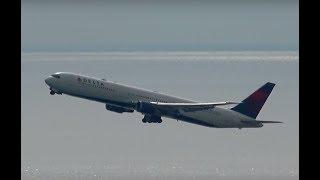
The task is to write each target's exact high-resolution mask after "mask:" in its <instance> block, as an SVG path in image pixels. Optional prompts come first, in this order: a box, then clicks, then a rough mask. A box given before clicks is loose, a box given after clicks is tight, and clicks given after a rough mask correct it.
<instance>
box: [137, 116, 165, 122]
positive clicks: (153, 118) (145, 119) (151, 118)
mask: <svg viewBox="0 0 320 180" xmlns="http://www.w3.org/2000/svg"><path fill="white" fill-rule="evenodd" d="M142 122H143V123H147V122H148V123H162V119H161V117H160V116H155V115H147V114H146V115H145V116H144V117H143V119H142Z"/></svg>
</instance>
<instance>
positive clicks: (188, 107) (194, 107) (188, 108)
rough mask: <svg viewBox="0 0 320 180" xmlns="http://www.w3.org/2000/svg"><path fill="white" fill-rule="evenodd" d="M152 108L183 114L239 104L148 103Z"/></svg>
mask: <svg viewBox="0 0 320 180" xmlns="http://www.w3.org/2000/svg"><path fill="white" fill-rule="evenodd" d="M150 104H152V105H153V106H154V107H156V108H159V109H162V108H165V109H168V108H170V109H176V110H180V109H181V110H183V111H185V112H193V111H201V110H207V109H212V108H214V107H215V106H225V105H230V104H239V103H237V102H229V101H227V102H213V103H162V102H150Z"/></svg>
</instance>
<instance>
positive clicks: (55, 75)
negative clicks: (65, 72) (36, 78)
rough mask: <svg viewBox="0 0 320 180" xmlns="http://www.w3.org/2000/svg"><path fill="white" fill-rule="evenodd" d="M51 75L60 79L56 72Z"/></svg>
mask: <svg viewBox="0 0 320 180" xmlns="http://www.w3.org/2000/svg"><path fill="white" fill-rule="evenodd" d="M51 76H52V77H55V78H57V79H60V76H59V75H57V74H53V75H51Z"/></svg>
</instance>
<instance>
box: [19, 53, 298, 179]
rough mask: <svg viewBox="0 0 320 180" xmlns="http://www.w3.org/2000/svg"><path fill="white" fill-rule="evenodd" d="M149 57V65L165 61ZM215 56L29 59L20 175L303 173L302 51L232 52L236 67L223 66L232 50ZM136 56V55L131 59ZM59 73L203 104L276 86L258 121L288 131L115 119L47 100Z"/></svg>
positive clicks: (100, 108) (97, 106)
mask: <svg viewBox="0 0 320 180" xmlns="http://www.w3.org/2000/svg"><path fill="white" fill-rule="evenodd" d="M148 55H149V56H150V59H151V58H154V59H157V58H156V57H157V56H161V55H154V54H151V55H150V54H147V55H146V56H148ZM214 55H216V56H217V55H218V56H219V57H220V58H217V59H213V60H210V59H208V60H205V61H198V60H189V61H184V60H183V58H182V59H181V58H176V57H171V60H170V58H167V60H166V61H163V60H152V61H149V60H148V58H145V59H144V60H137V59H138V58H136V59H134V58H133V60H132V59H131V58H125V57H124V56H121V53H119V54H118V55H110V56H108V55H106V54H102V55H99V54H87V55H86V54H77V53H75V54H60V55H57V54H46V53H44V54H39V53H36V54H23V55H22V167H23V169H25V168H28V167H29V168H30V169H33V170H34V169H39V171H41V172H43V171H45V170H46V171H51V172H52V171H53V172H66V171H69V170H74V169H76V170H78V171H79V170H81V169H82V168H84V169H86V168H87V169H88V168H92V169H93V170H92V169H90V171H100V172H103V173H106V174H108V173H109V172H110V171H112V172H114V171H117V170H119V171H120V172H121V173H122V174H126V173H128V174H130V173H132V172H131V171H139V172H143V173H151V174H152V173H156V174H160V175H161V174H162V175H163V174H165V175H168V174H171V175H179V174H184V175H188V174H191V175H199V174H201V175H205V174H211V175H212V174H216V173H217V171H224V172H225V173H226V174H228V175H230V174H232V173H233V174H235V173H242V174H245V175H248V174H250V173H251V171H253V172H252V173H254V174H262V175H263V174H267V175H268V176H271V175H279V174H280V175H281V174H282V175H287V176H289V175H291V173H292V174H293V175H297V173H298V167H299V164H298V163H299V161H298V160H299V159H298V158H299V157H298V152H299V151H298V145H299V143H298V140H299V132H298V128H299V121H298V120H299V119H298V117H299V108H298V104H299V101H298V93H299V89H298V85H299V83H298V54H297V53H292V52H291V53H290V52H283V53H279V52H277V53H276V57H277V58H269V57H268V55H269V56H270V57H271V55H274V54H273V53H271V52H266V53H250V52H240V53H231V55H232V57H234V56H238V58H234V59H233V60H232V61H227V60H226V59H228V56H230V52H226V53H220V54H211V56H214ZM97 56H98V57H97ZM99 56H100V57H99ZM132 56H136V55H135V54H132V55H131V56H128V57H132ZM139 56H141V55H139ZM185 56H186V58H185V59H188V58H187V57H189V56H190V57H194V56H198V55H197V54H193V53H187V54H185ZM259 56H260V57H261V58H257V57H259ZM63 57H65V58H63ZM103 57H104V58H103ZM112 57H113V58H112ZM117 57H120V58H117ZM119 59H122V60H119ZM219 59H220V60H219ZM237 59H240V60H237ZM243 59H244V60H243ZM245 59H247V60H245ZM270 59H271V60H272V61H271V60H270ZM284 59H286V60H284ZM57 71H71V72H77V73H81V74H87V75H91V76H96V77H100V78H106V79H110V80H113V81H119V82H122V83H125V84H129V85H133V86H138V87H143V88H147V89H151V90H157V91H160V92H165V93H169V94H172V95H177V96H180V97H185V98H188V99H193V100H196V101H200V102H214V101H226V100H227V101H241V100H242V99H244V98H245V97H247V96H248V95H249V94H251V93H252V92H253V91H254V90H256V89H257V88H259V87H260V86H261V85H263V84H264V83H265V82H267V81H271V82H274V83H276V84H277V85H276V87H275V88H274V91H273V92H272V94H271V95H270V97H269V99H268V101H267V102H266V104H265V106H264V107H263V109H262V111H261V113H260V114H259V116H258V119H260V120H270V121H283V122H284V124H267V125H265V126H264V127H263V128H259V129H241V130H238V129H216V128H207V127H202V126H198V125H194V124H189V123H184V122H176V121H175V120H173V119H167V118H164V122H163V123H161V124H144V123H142V122H141V119H142V117H143V116H142V115H141V114H138V113H133V114H129V113H128V114H126V113H125V114H117V113H113V112H109V111H107V110H106V109H105V106H104V104H102V103H97V102H92V101H88V100H84V99H80V98H74V97H70V96H67V95H62V96H59V95H55V96H51V95H49V89H48V88H47V87H46V85H45V83H44V79H45V78H46V77H47V76H49V75H50V74H52V73H54V72H57ZM175 167H176V168H177V169H174V168H175ZM110 168H111V169H110ZM117 168H119V169H117ZM252 168H254V169H253V170H252ZM97 169H98V170H97ZM101 169H102V170H101ZM217 169H218V170H217ZM295 177H297V176H295Z"/></svg>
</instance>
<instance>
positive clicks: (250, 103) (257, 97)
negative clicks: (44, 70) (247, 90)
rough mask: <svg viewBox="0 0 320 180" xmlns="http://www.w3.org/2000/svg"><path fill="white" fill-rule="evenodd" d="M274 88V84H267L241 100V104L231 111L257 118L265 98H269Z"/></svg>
mask: <svg viewBox="0 0 320 180" xmlns="http://www.w3.org/2000/svg"><path fill="white" fill-rule="evenodd" d="M274 86H275V84H274V83H270V82H267V83H266V84H265V85H263V86H262V87H260V88H259V89H258V90H256V91H255V92H254V93H252V94H251V95H250V96H249V97H247V98H246V99H245V100H243V101H242V103H240V104H238V105H237V106H235V107H233V108H231V109H232V110H234V111H236V112H239V113H241V114H244V115H246V116H249V117H252V118H254V119H255V118H256V117H257V116H258V114H259V112H260V110H261V108H262V106H263V105H264V103H265V102H266V100H267V98H268V97H269V95H270V93H271V91H272V89H273V87H274Z"/></svg>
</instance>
